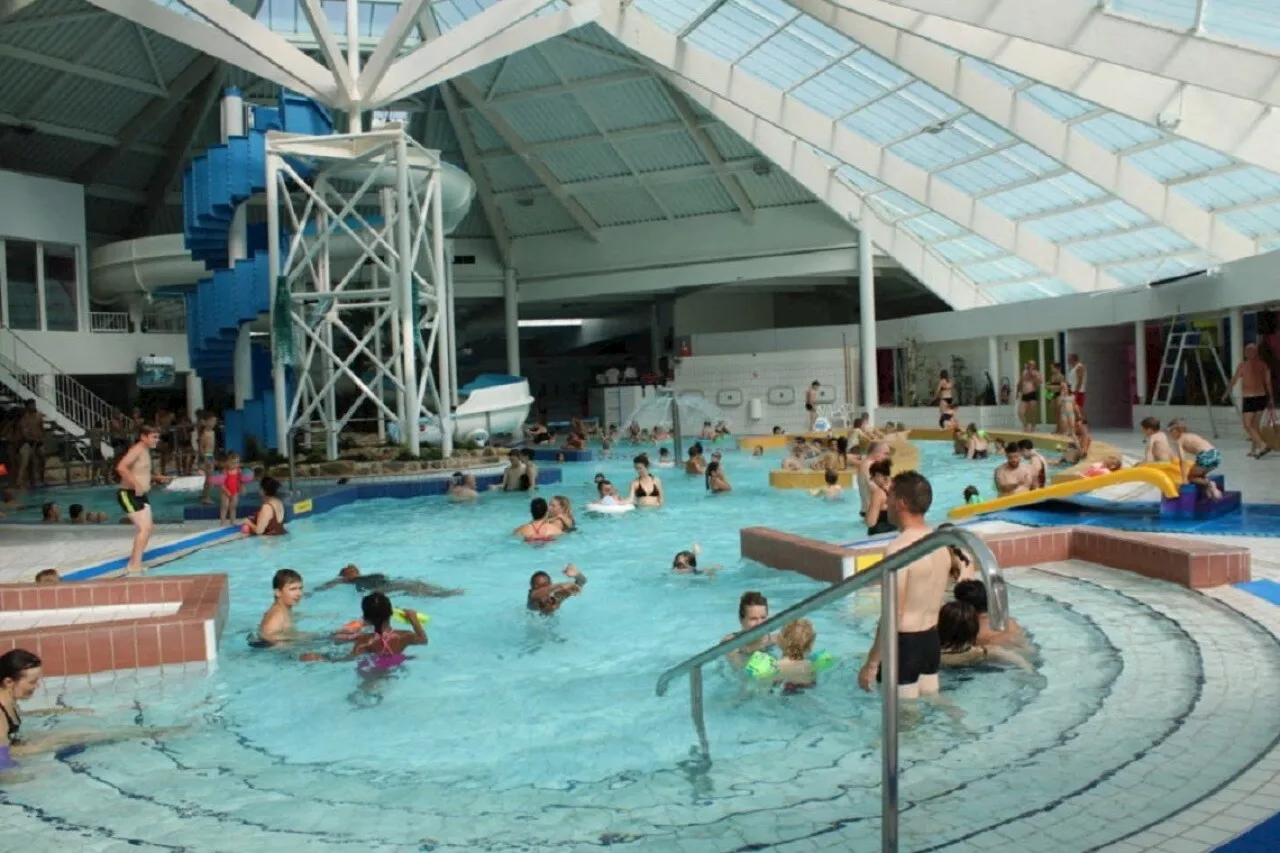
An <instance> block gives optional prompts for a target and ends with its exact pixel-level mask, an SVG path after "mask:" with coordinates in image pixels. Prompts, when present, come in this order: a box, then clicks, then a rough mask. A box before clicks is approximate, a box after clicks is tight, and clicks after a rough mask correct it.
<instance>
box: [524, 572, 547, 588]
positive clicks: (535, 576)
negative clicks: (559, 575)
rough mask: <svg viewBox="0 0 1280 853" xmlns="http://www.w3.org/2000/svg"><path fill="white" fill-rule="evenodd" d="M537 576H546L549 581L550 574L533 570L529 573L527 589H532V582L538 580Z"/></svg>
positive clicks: (534, 582)
mask: <svg viewBox="0 0 1280 853" xmlns="http://www.w3.org/2000/svg"><path fill="white" fill-rule="evenodd" d="M538 578H546V579H547V583H551V575H549V574H547V573H546V572H534V573H533V574H531V575H529V589H533V587H534V584H536V583H537V582H538Z"/></svg>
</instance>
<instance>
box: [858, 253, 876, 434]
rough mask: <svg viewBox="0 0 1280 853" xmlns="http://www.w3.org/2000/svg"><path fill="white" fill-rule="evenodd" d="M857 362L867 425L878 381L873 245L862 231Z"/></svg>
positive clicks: (872, 422) (873, 409)
mask: <svg viewBox="0 0 1280 853" xmlns="http://www.w3.org/2000/svg"><path fill="white" fill-rule="evenodd" d="M858 350H859V352H858V362H859V363H860V364H861V365H862V408H863V411H865V412H866V413H867V416H868V418H869V419H870V420H869V421H868V423H869V425H870V426H875V423H876V406H877V404H878V403H879V402H880V384H879V380H878V377H877V371H876V267H875V246H873V245H872V244H871V239H870V238H869V237H867V233H866V232H865V231H863V232H861V233H859V234H858Z"/></svg>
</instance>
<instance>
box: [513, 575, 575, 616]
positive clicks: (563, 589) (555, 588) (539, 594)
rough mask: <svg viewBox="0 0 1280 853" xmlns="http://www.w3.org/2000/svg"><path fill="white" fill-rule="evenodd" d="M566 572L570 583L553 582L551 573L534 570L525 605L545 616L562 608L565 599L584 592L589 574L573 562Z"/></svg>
mask: <svg viewBox="0 0 1280 853" xmlns="http://www.w3.org/2000/svg"><path fill="white" fill-rule="evenodd" d="M564 573H565V576H566V577H568V578H569V579H570V582H569V583H552V582H551V575H549V574H547V573H546V572H534V573H533V576H532V577H531V578H529V595H528V597H527V598H526V599H525V606H526V607H527V608H528V609H530V610H534V611H537V612H538V613H541V614H542V615H543V616H550V615H551V614H552V613H555V612H556V611H557V610H559V609H560V605H561V604H564V602H565V599H567V598H569V597H570V596H572V595H577V594H578V593H580V592H582V588H583V587H585V586H586V585H587V576H586V575H584V574H583V573H582V572H580V571H578V569H577V567H575V566H574V565H573V563H570V564H569V565H567V566H565V567H564Z"/></svg>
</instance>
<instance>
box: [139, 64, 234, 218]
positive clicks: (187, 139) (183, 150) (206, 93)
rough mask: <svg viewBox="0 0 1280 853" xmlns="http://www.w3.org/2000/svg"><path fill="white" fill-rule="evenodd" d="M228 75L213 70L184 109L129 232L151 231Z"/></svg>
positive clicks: (217, 68) (219, 68) (219, 70)
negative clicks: (144, 202) (167, 150)
mask: <svg viewBox="0 0 1280 853" xmlns="http://www.w3.org/2000/svg"><path fill="white" fill-rule="evenodd" d="M226 73H227V72H226V69H225V67H223V66H222V65H221V64H219V65H218V67H216V68H215V69H214V70H212V71H210V72H209V74H208V76H207V77H205V79H204V82H202V83H201V84H200V88H199V89H197V90H196V92H195V93H194V94H193V95H192V97H191V100H189V101H187V104H186V106H185V107H183V109H182V118H181V119H180V120H179V121H178V125H177V127H175V128H174V129H173V133H172V134H171V135H170V137H169V152H168V153H167V154H166V155H165V157H164V160H162V161H161V162H160V165H159V166H158V167H156V170H155V172H154V173H152V175H151V181H150V185H149V186H148V188H147V201H146V204H145V205H143V206H142V207H141V208H139V209H138V211H137V212H136V213H135V214H134V215H133V218H132V219H131V220H130V222H129V228H128V233H130V234H133V235H134V236H143V235H145V234H146V233H147V232H148V231H150V229H151V226H152V224H153V223H154V222H155V219H156V216H158V215H159V213H160V211H161V210H162V209H163V208H164V206H165V197H166V196H167V195H168V192H169V188H170V187H171V186H173V185H174V182H175V181H177V179H178V176H179V175H180V174H181V173H182V167H183V166H184V165H186V162H187V154H188V152H190V150H191V143H192V142H194V141H195V138H196V134H197V133H198V132H199V131H200V125H201V124H202V123H203V122H204V120H205V117H206V116H208V115H209V112H210V111H211V110H212V109H213V106H214V104H215V103H217V100H218V95H219V94H220V92H221V90H222V81H223V80H224V79H226Z"/></svg>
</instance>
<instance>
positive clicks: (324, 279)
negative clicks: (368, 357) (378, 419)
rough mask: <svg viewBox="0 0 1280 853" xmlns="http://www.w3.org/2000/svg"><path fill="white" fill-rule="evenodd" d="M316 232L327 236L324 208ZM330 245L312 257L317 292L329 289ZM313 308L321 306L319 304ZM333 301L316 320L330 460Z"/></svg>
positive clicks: (334, 443)
mask: <svg viewBox="0 0 1280 853" xmlns="http://www.w3.org/2000/svg"><path fill="white" fill-rule="evenodd" d="M316 233H317V234H322V235H326V237H327V235H328V233H329V215H328V214H327V213H325V212H324V211H320V212H318V213H317V214H316ZM331 261H332V258H331V248H330V241H329V240H328V239H325V240H324V247H323V248H322V249H321V250H320V257H319V258H317V260H316V274H317V276H318V278H319V281H317V282H316V291H317V292H319V293H328V292H329V289H330V280H331V279H332V274H331V268H330V263H331ZM316 307H317V308H321V307H324V306H323V305H322V304H319V305H317V306H316ZM333 311H334V305H333V303H332V302H331V303H329V305H328V307H324V312H325V316H324V317H323V318H321V319H320V324H321V325H320V328H321V329H322V330H323V333H322V338H323V340H324V345H325V349H326V350H328V351H327V352H326V353H325V359H324V370H323V372H322V374H321V375H322V376H323V377H324V388H325V392H324V401H323V402H322V404H321V409H320V410H321V411H322V412H324V452H325V458H326V459H328V460H329V461H330V462H332V461H334V460H335V459H337V458H338V432H337V426H338V398H337V393H336V392H335V390H334V382H335V380H334V365H335V363H336V362H337V361H338V358H337V356H336V355H334V352H333V316H332V312H333Z"/></svg>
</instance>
